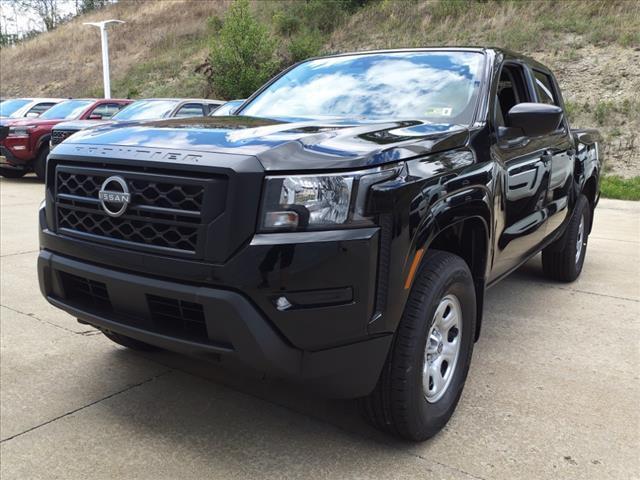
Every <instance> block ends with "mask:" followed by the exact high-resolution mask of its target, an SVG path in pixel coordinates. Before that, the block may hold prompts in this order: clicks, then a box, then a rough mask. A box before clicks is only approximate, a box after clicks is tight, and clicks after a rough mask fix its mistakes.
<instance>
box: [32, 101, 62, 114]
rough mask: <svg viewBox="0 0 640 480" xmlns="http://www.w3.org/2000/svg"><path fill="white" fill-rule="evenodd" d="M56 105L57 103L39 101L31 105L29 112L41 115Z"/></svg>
mask: <svg viewBox="0 0 640 480" xmlns="http://www.w3.org/2000/svg"><path fill="white" fill-rule="evenodd" d="M54 105H55V103H37V104H35V105H34V106H33V107H31V110H29V111H28V112H27V114H29V113H37V114H38V115H40V114H41V113H44V112H46V111H47V110H49V109H50V108H51V107H53V106H54Z"/></svg>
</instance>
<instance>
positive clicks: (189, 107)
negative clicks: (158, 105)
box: [175, 103, 204, 118]
mask: <svg viewBox="0 0 640 480" xmlns="http://www.w3.org/2000/svg"><path fill="white" fill-rule="evenodd" d="M175 116H176V117H179V118H180V117H202V116H204V109H203V106H202V104H201V103H187V104H186V105H184V106H182V107H180V109H179V110H178V112H177V113H176V115H175Z"/></svg>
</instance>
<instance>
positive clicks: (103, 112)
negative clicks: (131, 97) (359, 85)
mask: <svg viewBox="0 0 640 480" xmlns="http://www.w3.org/2000/svg"><path fill="white" fill-rule="evenodd" d="M123 106H124V105H121V104H119V103H103V104H100V105H98V106H97V107H96V108H94V109H93V111H92V112H91V114H90V115H89V118H92V119H105V118H111V117H113V115H115V114H116V113H117V112H118V110H120V109H121V108H122V107H123Z"/></svg>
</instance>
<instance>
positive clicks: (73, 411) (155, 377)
mask: <svg viewBox="0 0 640 480" xmlns="http://www.w3.org/2000/svg"><path fill="white" fill-rule="evenodd" d="M171 372H172V370H171V369H169V370H165V371H164V372H160V373H159V374H157V375H154V376H153V377H150V378H147V379H146V380H143V381H141V382H138V383H134V384H132V385H128V386H127V387H125V388H123V389H122V390H118V391H117V392H114V393H111V394H109V395H107V396H106V397H102V398H100V399H98V400H95V401H93V402H90V403H87V404H86V405H83V406H82V407H78V408H76V409H74V410H71V411H69V412H66V413H64V414H62V415H59V416H57V417H55V418H52V419H51V420H47V421H46V422H42V423H40V424H38V425H35V426H33V427H31V428H27V429H26V430H24V431H23V432H20V433H16V434H15V435H11V436H10V437H7V438H4V439H2V440H0V444H2V443H5V442H8V441H9V440H13V439H14V438H17V437H20V436H22V435H25V434H27V433H29V432H33V431H34V430H37V429H38V428H41V427H44V426H45V425H49V424H50V423H53V422H57V421H58V420H60V419H63V418H65V417H68V416H69V415H73V414H74V413H77V412H79V411H81V410H84V409H86V408H89V407H92V406H93V405H96V404H98V403H100V402H104V401H105V400H109V399H110V398H113V397H115V396H117V395H120V394H121V393H125V392H128V391H129V390H132V389H134V388H137V387H140V386H142V385H145V384H147V383H149V382H152V381H154V380H156V379H158V378H160V377H162V376H164V375H167V374H169V373H171Z"/></svg>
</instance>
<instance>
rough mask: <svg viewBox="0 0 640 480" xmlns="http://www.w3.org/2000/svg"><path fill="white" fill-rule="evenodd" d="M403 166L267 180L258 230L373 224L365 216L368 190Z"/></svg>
mask: <svg viewBox="0 0 640 480" xmlns="http://www.w3.org/2000/svg"><path fill="white" fill-rule="evenodd" d="M399 171H400V167H398V166H394V167H393V168H384V169H383V168H377V169H371V170H362V171H358V172H349V173H336V174H326V175H295V176H274V177H267V178H266V181H265V189H264V195H263V198H262V211H261V215H260V225H259V230H261V231H268V232H269V231H271V232H272V231H278V230H288V231H291V230H330V229H332V228H340V227H344V226H357V225H363V224H368V223H370V220H369V219H367V218H366V217H364V215H363V214H364V209H365V205H364V204H365V202H366V194H367V191H368V190H369V187H370V186H371V185H373V184H375V183H379V182H382V181H384V180H387V179H389V178H392V177H394V176H396V175H397V174H398V172H399Z"/></svg>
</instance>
